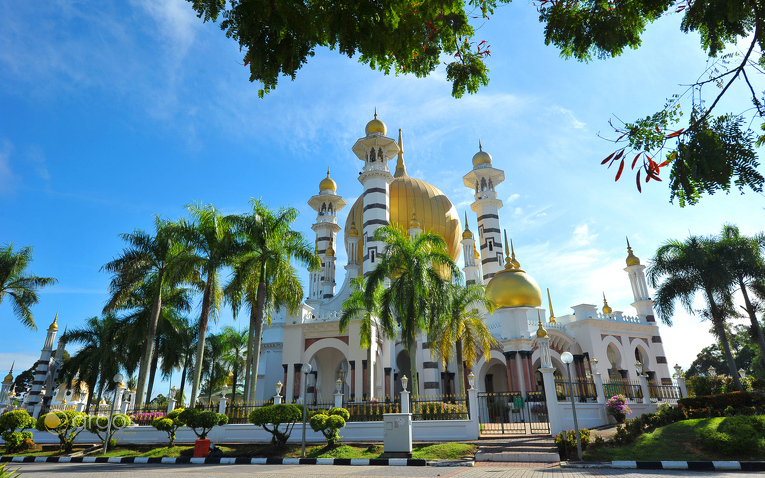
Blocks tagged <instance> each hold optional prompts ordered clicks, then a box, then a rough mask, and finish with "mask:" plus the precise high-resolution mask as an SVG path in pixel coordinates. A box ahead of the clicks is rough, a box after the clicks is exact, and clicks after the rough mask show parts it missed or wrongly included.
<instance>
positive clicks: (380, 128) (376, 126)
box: [364, 108, 388, 136]
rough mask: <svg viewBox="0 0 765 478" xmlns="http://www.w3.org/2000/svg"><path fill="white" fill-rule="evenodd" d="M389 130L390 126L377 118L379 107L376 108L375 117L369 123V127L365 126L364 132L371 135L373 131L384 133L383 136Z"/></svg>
mask: <svg viewBox="0 0 765 478" xmlns="http://www.w3.org/2000/svg"><path fill="white" fill-rule="evenodd" d="M387 132H388V127H387V126H385V123H383V122H382V121H380V120H379V119H377V108H375V118H374V119H373V120H372V121H370V122H369V123H367V127H366V128H364V133H366V135H367V136H369V135H370V134H372V133H382V135H383V136H385V134H386V133H387Z"/></svg>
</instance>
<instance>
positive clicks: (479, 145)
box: [478, 138, 483, 151]
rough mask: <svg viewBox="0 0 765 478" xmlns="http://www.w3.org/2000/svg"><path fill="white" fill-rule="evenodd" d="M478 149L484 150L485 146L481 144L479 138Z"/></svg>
mask: <svg viewBox="0 0 765 478" xmlns="http://www.w3.org/2000/svg"><path fill="white" fill-rule="evenodd" d="M478 151H483V146H481V139H480V138H479V139H478Z"/></svg>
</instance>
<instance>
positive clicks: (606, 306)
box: [603, 292, 613, 315]
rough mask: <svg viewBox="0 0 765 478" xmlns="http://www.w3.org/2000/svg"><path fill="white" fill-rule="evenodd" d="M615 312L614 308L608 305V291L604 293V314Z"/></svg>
mask: <svg viewBox="0 0 765 478" xmlns="http://www.w3.org/2000/svg"><path fill="white" fill-rule="evenodd" d="M611 312H613V309H611V307H610V306H609V305H608V301H607V300H606V293H605V292H604V293H603V313H604V314H606V315H607V314H610V313H611Z"/></svg>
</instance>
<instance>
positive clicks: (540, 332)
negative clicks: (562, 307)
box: [537, 312, 547, 339]
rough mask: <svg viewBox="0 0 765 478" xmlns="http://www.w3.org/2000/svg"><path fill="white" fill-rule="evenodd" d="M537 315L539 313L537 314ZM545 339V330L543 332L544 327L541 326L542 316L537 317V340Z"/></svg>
mask: <svg viewBox="0 0 765 478" xmlns="http://www.w3.org/2000/svg"><path fill="white" fill-rule="evenodd" d="M537 315H539V312H537ZM544 337H547V330H545V328H544V326H542V316H541V315H539V328H538V329H537V338H539V339H541V338H544Z"/></svg>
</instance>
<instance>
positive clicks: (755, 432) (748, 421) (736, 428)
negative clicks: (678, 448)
mask: <svg viewBox="0 0 765 478" xmlns="http://www.w3.org/2000/svg"><path fill="white" fill-rule="evenodd" d="M697 433H698V437H699V439H700V440H701V442H702V443H703V444H704V446H705V447H707V448H708V449H710V450H712V451H715V452H718V453H721V454H723V455H738V454H740V453H741V452H742V450H747V451H755V450H762V448H763V446H765V417H763V416H735V417H726V418H725V419H723V420H722V422H720V424H719V425H718V426H717V429H716V430H715V429H711V428H702V429H700V430H698V432H697Z"/></svg>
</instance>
